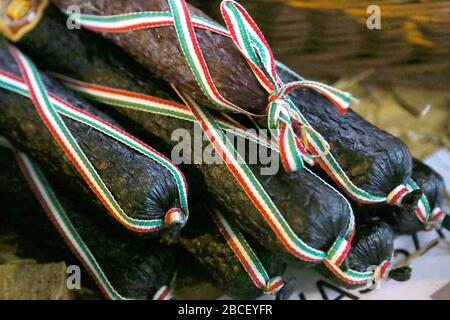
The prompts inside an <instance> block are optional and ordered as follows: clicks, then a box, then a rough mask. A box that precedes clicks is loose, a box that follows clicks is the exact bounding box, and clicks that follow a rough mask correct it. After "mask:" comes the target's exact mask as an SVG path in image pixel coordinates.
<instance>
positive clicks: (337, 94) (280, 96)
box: [71, 0, 387, 282]
mask: <svg viewBox="0 0 450 320" xmlns="http://www.w3.org/2000/svg"><path fill="white" fill-rule="evenodd" d="M168 2H169V5H170V9H171V11H170V12H164V13H163V12H140V13H129V14H121V15H115V16H94V15H84V14H82V15H79V16H77V22H78V23H79V24H80V25H82V26H83V27H85V28H88V29H91V30H96V31H101V32H128V31H132V30H139V29H143V28H149V27H159V26H168V25H173V26H174V27H175V29H176V32H177V35H178V39H179V42H180V46H181V48H182V51H183V53H184V55H185V57H186V59H187V61H188V64H189V66H190V67H191V69H192V72H193V74H194V76H195V77H196V79H197V82H198V83H199V85H200V87H201V89H202V90H203V92H204V94H205V95H206V96H207V97H208V99H209V100H210V101H211V102H212V103H213V104H215V105H216V106H217V107H219V108H220V109H225V110H230V111H234V112H240V113H246V114H249V113H248V112H246V111H245V110H244V109H242V108H240V107H238V106H235V105H234V104H232V103H231V102H229V101H227V100H226V99H225V98H224V97H222V95H221V94H220V93H219V91H218V90H217V88H216V87H215V85H214V82H213V80H212V77H211V75H210V73H209V70H208V66H207V64H206V61H205V59H204V57H203V54H202V52H201V49H200V46H199V44H198V41H197V38H196V35H195V29H194V28H195V27H196V28H203V29H208V30H210V31H213V32H216V33H219V34H222V35H224V36H230V37H231V38H232V39H233V41H234V42H235V43H236V45H237V46H238V48H239V49H240V50H241V51H242V53H243V54H244V56H245V58H246V59H247V61H248V62H249V65H250V67H251V69H252V71H253V72H254V73H255V75H256V76H257V78H258V80H259V82H260V83H261V85H262V86H263V87H264V88H265V89H266V90H267V92H268V93H269V95H270V103H269V106H268V113H269V117H268V118H269V119H268V120H269V127H270V128H271V129H273V130H277V131H278V132H277V134H278V140H279V149H280V153H281V157H282V159H283V164H284V166H285V167H286V169H287V170H288V171H295V170H298V169H301V168H303V160H302V158H303V157H305V155H306V151H305V148H307V149H308V150H309V151H310V152H311V154H312V155H313V156H316V157H317V159H318V160H320V161H319V163H320V164H321V165H322V166H323V167H324V168H325V169H326V170H327V169H328V170H327V172H328V173H329V174H330V175H331V176H332V177H333V178H334V179H335V180H336V181H337V182H338V184H339V185H341V186H344V189H345V190H347V191H350V192H349V193H350V194H351V195H352V197H353V198H355V199H356V200H359V201H360V202H366V203H379V202H386V201H387V198H386V197H377V196H373V195H371V194H370V193H368V192H365V191H364V190H361V189H359V188H358V187H356V186H355V185H354V184H353V183H352V182H351V181H350V179H349V178H348V177H347V176H346V174H345V172H344V171H343V170H342V168H341V167H340V166H339V164H338V163H337V162H336V160H335V159H334V157H333V155H332V154H331V152H329V145H328V144H327V142H326V141H325V140H324V139H323V137H321V136H320V134H319V133H318V132H317V131H315V130H314V129H312V128H311V126H310V125H309V124H308V122H307V121H306V119H305V118H304V117H303V116H302V114H301V113H300V111H299V110H298V109H297V107H296V106H295V105H294V104H293V103H292V101H290V99H289V97H288V96H287V95H288V94H289V92H290V91H291V90H294V89H295V88H299V87H302V88H312V89H314V90H316V91H318V92H320V93H321V94H323V95H325V96H326V97H328V98H329V99H330V100H331V101H332V102H333V103H334V104H335V105H336V106H337V107H338V109H339V110H341V111H345V110H346V109H347V108H348V107H349V103H350V101H351V96H350V95H349V94H347V93H344V92H342V91H339V90H337V89H335V88H332V87H329V86H327V85H324V84H322V83H318V82H313V81H306V80H299V81H297V82H295V83H292V84H287V85H285V84H282V83H281V81H280V79H279V77H278V75H277V74H276V66H277V63H276V62H275V60H274V58H273V54H272V52H271V50H270V48H269V46H268V44H267V42H266V41H265V39H264V37H263V36H262V33H261V32H260V31H259V29H258V28H257V27H256V24H255V23H254V22H253V21H252V20H251V18H250V17H249V16H248V14H247V13H246V12H245V10H244V9H243V8H242V7H241V6H240V5H238V4H237V3H235V2H234V1H223V2H222V6H221V9H222V14H223V15H224V18H225V20H226V22H227V26H228V29H229V30H226V29H224V28H222V27H220V26H218V25H217V24H215V23H213V22H211V21H209V20H206V19H202V18H199V17H195V16H191V15H190V13H189V10H188V8H187V5H186V2H185V1H184V0H168ZM71 86H72V87H73V83H71ZM80 89H83V88H80ZM91 93H92V92H90V94H91ZM184 99H185V102H186V101H188V102H187V103H186V105H187V106H188V107H189V108H190V110H191V112H192V114H193V115H194V117H195V120H196V121H197V122H198V123H199V124H200V126H201V127H202V129H203V131H204V132H205V134H206V135H207V136H208V138H209V140H210V141H211V143H212V144H213V145H214V147H215V149H216V151H218V152H217V154H219V155H221V156H222V159H223V160H224V162H225V163H226V164H227V166H228V167H229V169H230V171H231V172H232V174H233V175H234V176H235V178H236V180H237V181H238V182H239V184H240V185H241V187H242V188H243V190H244V191H245V192H246V194H247V195H248V197H249V198H250V200H251V201H252V202H253V204H254V205H255V206H256V207H257V209H258V210H259V211H260V213H261V214H262V216H263V217H264V219H265V220H266V222H267V223H268V224H269V226H270V227H271V229H272V230H273V231H274V233H275V234H276V235H277V237H278V239H280V241H281V242H282V243H283V245H284V246H285V248H286V249H287V250H288V251H289V252H290V253H291V254H293V255H294V256H296V257H297V258H299V259H301V260H304V261H309V262H323V263H324V264H325V265H326V266H327V267H328V268H329V269H330V270H331V271H332V272H334V273H335V274H336V275H337V276H339V277H341V278H343V279H347V280H348V282H352V281H369V280H370V279H371V277H373V275H374V273H373V272H370V271H368V272H366V273H358V272H356V271H351V270H349V271H343V270H341V269H340V268H339V266H340V264H341V263H342V262H343V260H344V259H345V256H346V254H347V253H348V251H349V249H350V247H351V240H352V238H353V234H354V217H353V214H352V215H351V218H350V223H349V226H348V230H347V232H346V234H345V235H344V236H342V237H339V238H338V239H337V240H336V242H335V243H334V244H333V246H332V248H331V249H330V250H329V251H328V252H324V251H321V250H317V249H314V248H312V247H310V246H309V245H308V244H306V243H305V242H303V241H302V240H301V239H300V238H298V236H297V235H296V234H295V233H294V232H293V230H292V229H291V228H290V226H289V224H288V223H287V222H286V220H285V219H284V217H283V216H282V214H281V213H280V212H279V210H278V208H277V207H276V206H275V204H274V203H273V202H272V200H271V199H270V197H269V195H268V194H267V193H266V191H265V190H264V188H263V187H262V186H261V184H260V183H259V181H258V180H257V179H256V177H255V176H254V175H253V174H252V172H251V170H250V169H249V168H248V166H247V165H246V164H245V162H244V161H243V160H242V159H241V158H240V156H239V155H236V152H235V150H234V149H233V146H232V144H231V143H230V142H229V141H228V140H227V139H226V137H224V136H223V132H222V128H221V127H220V126H219V124H218V123H216V122H215V121H214V119H213V118H212V117H211V116H210V115H209V114H208V112H207V111H206V110H204V109H203V108H201V107H200V106H198V105H197V104H196V103H195V102H194V101H192V100H191V99H190V98H189V97H187V96H184ZM113 104H116V105H117V103H116V102H115V103H113ZM122 106H123V105H122ZM303 133H305V136H306V137H307V140H306V141H302V139H301V138H300V137H301V136H303ZM311 150H312V151H311ZM327 161H328V162H327ZM332 165H334V167H333V166H332ZM336 167H337V169H338V170H337V171H338V174H334V172H335V171H336ZM353 278H356V279H357V280H355V279H353ZM361 279H362V280H361Z"/></svg>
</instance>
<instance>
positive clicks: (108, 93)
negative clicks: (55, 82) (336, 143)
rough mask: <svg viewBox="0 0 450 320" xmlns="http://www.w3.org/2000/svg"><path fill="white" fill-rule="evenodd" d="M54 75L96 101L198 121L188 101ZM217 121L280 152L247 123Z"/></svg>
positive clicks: (229, 130) (228, 130) (238, 134)
mask: <svg viewBox="0 0 450 320" xmlns="http://www.w3.org/2000/svg"><path fill="white" fill-rule="evenodd" d="M54 76H55V77H56V78H58V79H59V80H61V81H62V82H63V83H64V84H65V85H66V86H67V87H69V88H70V89H71V90H73V91H76V92H77V93H79V94H81V95H82V96H83V97H85V98H86V99H89V100H92V101H96V102H101V103H103V104H105V105H110V106H115V107H121V108H127V109H133V110H138V111H143V112H147V113H151V114H158V115H163V116H169V117H172V118H177V119H181V120H186V121H190V122H196V120H195V117H194V115H193V114H192V112H191V110H190V109H189V107H188V106H186V105H184V104H180V103H176V102H173V101H170V100H166V99H160V98H156V97H153V96H150V95H146V94H142V93H134V92H131V91H127V90H120V89H115V88H109V87H105V86H101V85H97V84H92V83H88V82H83V81H79V80H75V79H72V78H70V77H67V76H63V75H59V74H55V75H54ZM216 121H217V123H218V124H219V125H220V127H221V128H222V129H223V130H225V131H227V132H229V133H232V134H234V135H236V136H240V137H242V138H245V139H247V140H249V141H252V142H255V143H257V144H259V145H261V146H264V147H267V148H270V149H272V150H274V151H275V152H278V148H277V146H276V145H275V144H274V143H271V142H270V141H268V140H266V139H262V138H261V137H260V136H258V135H257V134H255V133H254V132H252V131H251V130H245V128H244V127H241V126H238V125H236V124H235V123H231V122H229V121H226V120H224V119H218V118H217V119H216Z"/></svg>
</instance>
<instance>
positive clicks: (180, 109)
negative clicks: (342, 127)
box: [58, 76, 372, 288]
mask: <svg viewBox="0 0 450 320" xmlns="http://www.w3.org/2000/svg"><path fill="white" fill-rule="evenodd" d="M58 77H59V78H60V79H61V80H62V81H63V82H64V83H65V84H66V85H68V86H69V87H70V88H71V89H73V90H74V91H76V92H79V93H81V94H83V96H85V97H86V98H88V99H91V100H95V101H98V102H103V103H106V104H109V105H113V106H119V107H125V108H130V109H136V110H141V111H145V112H150V113H155V114H162V115H167V116H170V117H174V118H179V119H183V120H187V121H195V117H194V115H193V113H192V112H191V110H190V109H189V107H188V106H186V105H182V104H174V103H173V102H171V101H168V100H162V99H157V98H154V97H151V96H148V95H143V94H136V93H132V92H129V91H123V90H117V89H111V88H107V87H104V86H99V85H94V84H89V83H86V82H82V81H78V80H74V79H71V78H68V77H63V76H58ZM215 121H216V123H217V124H218V125H219V126H220V127H221V129H222V130H239V128H237V127H234V125H233V124H230V123H226V122H219V121H217V120H215ZM244 132H245V131H244ZM242 136H243V137H246V138H249V139H252V140H253V141H256V142H258V143H261V144H263V145H265V146H269V147H271V148H275V146H274V145H271V144H270V143H269V142H264V141H262V140H261V138H260V137H254V136H250V137H248V136H246V135H245V134H244V133H243V135H242ZM305 170H307V169H305ZM233 238H234V237H233ZM237 238H238V237H237ZM337 244H338V242H337ZM231 247H232V248H239V247H245V246H244V245H242V244H241V245H239V246H236V245H233V246H231ZM335 248H338V246H335ZM233 250H235V249H233ZM236 254H237V256H238V257H239V258H240V259H241V258H242V257H244V258H245V257H248V256H251V253H248V252H247V253H241V252H239V253H236ZM343 257H344V255H341V256H340V258H341V259H340V260H341V261H342V259H343ZM335 260H336V259H335ZM341 261H339V263H341ZM243 265H244V268H245V269H246V271H247V273H248V274H249V276H250V277H251V278H252V281H254V283H255V285H256V286H257V287H258V288H261V286H262V283H263V281H261V280H259V281H258V280H254V279H255V275H254V274H256V273H257V268H253V269H251V270H247V269H248V267H247V266H251V265H252V264H251V263H250V262H248V261H246V262H243ZM253 265H257V263H255V262H253ZM333 266H334V265H332V264H329V267H330V268H333V269H334V270H335V271H334V272H336V273H338V274H339V276H340V278H343V277H346V276H347V277H348V278H349V281H352V283H360V282H361V281H362V282H361V283H363V282H364V281H366V280H367V279H370V277H371V276H372V273H371V272H367V273H359V272H356V271H351V272H350V271H349V272H348V273H346V272H344V271H342V270H340V269H339V268H337V267H333ZM337 270H339V271H337ZM263 278H264V276H263V275H259V279H263ZM354 278H356V280H355V279H354ZM358 281H359V282H358ZM275 282H276V281H275ZM269 287H270V286H269Z"/></svg>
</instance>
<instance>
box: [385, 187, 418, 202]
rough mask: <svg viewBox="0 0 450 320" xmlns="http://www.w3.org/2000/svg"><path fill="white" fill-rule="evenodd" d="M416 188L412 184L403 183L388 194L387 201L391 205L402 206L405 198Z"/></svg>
mask: <svg viewBox="0 0 450 320" xmlns="http://www.w3.org/2000/svg"><path fill="white" fill-rule="evenodd" d="M414 190H416V189H415V188H413V187H411V185H408V184H401V185H399V186H397V187H396V188H395V189H394V190H392V191H391V193H389V194H388V196H387V201H386V202H387V203H388V204H389V205H391V206H394V205H395V206H399V207H401V205H402V201H403V199H404V198H405V197H406V196H407V195H408V194H410V193H411V192H413V191H414Z"/></svg>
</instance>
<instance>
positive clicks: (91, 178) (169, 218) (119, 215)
mask: <svg viewBox="0 0 450 320" xmlns="http://www.w3.org/2000/svg"><path fill="white" fill-rule="evenodd" d="M9 48H10V51H11V54H12V56H13V57H14V59H15V60H16V62H17V63H18V65H19V67H20V70H21V73H22V76H23V79H21V78H19V77H16V76H14V75H12V74H10V73H8V72H5V71H2V70H0V87H1V88H4V89H6V90H10V91H13V92H16V93H18V94H21V95H23V96H26V97H29V98H30V99H32V100H33V102H34V105H35V106H36V109H37V111H38V112H39V114H40V116H41V118H42V120H43V121H44V123H45V124H46V126H47V128H48V129H49V130H50V132H51V133H52V135H53V137H54V138H55V139H56V140H57V142H58V144H59V145H60V146H61V148H62V149H63V150H64V151H65V153H66V154H67V156H68V157H69V159H70V160H71V161H72V163H73V164H74V166H75V167H76V169H77V170H78V172H79V173H80V174H81V176H82V177H83V178H84V179H85V181H86V182H87V183H88V185H89V186H90V188H91V189H92V190H93V191H94V192H95V194H96V195H97V197H98V198H99V199H100V200H101V201H102V203H103V205H104V206H105V207H106V208H107V209H108V211H109V212H110V213H111V214H112V216H113V217H114V218H116V219H117V220H118V221H119V222H120V223H122V224H123V225H124V226H126V227H127V228H129V229H131V230H133V231H136V232H155V231H158V230H160V229H162V228H165V227H169V226H170V225H172V224H184V223H185V222H186V220H187V218H188V214H189V210H188V203H187V192H188V189H187V183H186V180H185V178H184V175H183V173H182V172H181V171H180V170H179V169H178V168H177V167H176V166H175V165H174V164H173V163H172V162H171V161H170V160H169V159H167V158H165V157H164V156H163V155H161V154H160V153H159V152H157V151H156V150H154V149H152V148H150V147H149V146H147V145H146V144H144V143H143V142H141V141H139V140H137V139H136V138H135V137H133V136H131V135H129V134H128V133H126V132H124V131H122V130H120V129H119V128H117V127H115V126H113V125H111V124H110V123H107V122H105V121H104V120H102V119H100V118H98V117H95V116H94V115H92V114H89V113H87V112H86V111H84V110H81V109H79V108H77V107H75V106H73V105H71V104H69V103H68V102H66V101H64V100H63V99H61V98H59V97H58V96H56V95H54V94H51V93H48V92H47V90H46V89H45V86H44V84H43V82H42V80H41V77H40V75H39V73H38V71H37V69H36V67H35V66H34V64H33V63H32V62H31V61H30V60H29V59H28V58H27V57H26V56H25V55H23V54H22V53H21V52H20V51H19V50H17V49H16V48H15V47H13V46H9ZM62 116H65V117H68V118H70V119H72V120H75V121H78V122H80V123H83V124H85V125H87V126H89V127H91V128H93V129H95V130H97V131H99V132H102V133H104V134H105V135H107V136H109V137H111V138H113V139H115V140H117V141H119V142H121V143H123V144H124V145H126V146H128V147H130V148H132V149H134V150H136V151H137V152H139V153H141V154H143V155H144V156H146V157H148V158H149V159H151V160H153V161H155V162H157V163H159V164H160V165H162V166H163V167H164V168H165V169H167V170H168V171H169V172H170V174H171V175H172V176H173V178H174V180H175V181H176V183H177V187H178V193H179V199H180V204H181V208H173V209H169V211H168V212H167V214H166V216H165V218H164V219H152V220H143V219H135V218H132V217H130V216H129V215H127V214H126V213H125V212H124V211H123V209H122V208H121V206H120V205H119V204H118V202H117V201H116V200H115V198H114V196H113V195H112V194H111V192H110V190H109V189H108V188H107V186H106V184H105V183H104V182H103V180H102V178H101V177H100V175H99V174H98V173H97V171H96V170H95V168H94V166H93V165H92V164H91V162H90V161H89V159H88V158H87V156H86V155H85V154H84V152H83V150H82V148H81V147H80V146H79V144H78V142H77V141H76V139H75V138H74V137H73V135H72V133H71V132H70V130H69V129H68V128H67V126H66V124H65V123H64V121H63V119H62Z"/></svg>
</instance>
